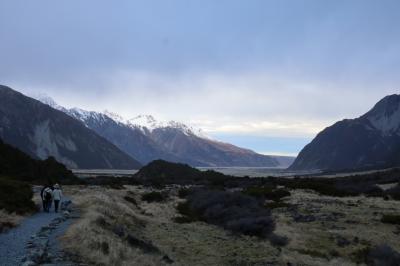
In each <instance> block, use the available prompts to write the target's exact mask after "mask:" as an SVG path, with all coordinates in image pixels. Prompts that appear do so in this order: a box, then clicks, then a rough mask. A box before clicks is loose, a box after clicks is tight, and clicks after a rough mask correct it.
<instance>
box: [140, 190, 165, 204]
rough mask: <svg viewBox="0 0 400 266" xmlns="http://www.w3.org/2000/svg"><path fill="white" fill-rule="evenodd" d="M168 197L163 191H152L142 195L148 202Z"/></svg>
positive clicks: (159, 200)
mask: <svg viewBox="0 0 400 266" xmlns="http://www.w3.org/2000/svg"><path fill="white" fill-rule="evenodd" d="M165 199H166V196H165V195H163V194H162V193H161V192H156V191H152V192H149V193H145V194H143V195H142V200H143V201H146V202H161V201H164V200H165Z"/></svg>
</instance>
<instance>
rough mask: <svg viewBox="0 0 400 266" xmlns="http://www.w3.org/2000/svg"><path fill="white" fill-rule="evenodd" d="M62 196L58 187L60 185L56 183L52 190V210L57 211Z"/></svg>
mask: <svg viewBox="0 0 400 266" xmlns="http://www.w3.org/2000/svg"><path fill="white" fill-rule="evenodd" d="M61 197H62V191H61V189H60V186H59V185H58V184H55V185H54V190H53V199H54V210H55V212H58V206H59V204H60V201H61Z"/></svg>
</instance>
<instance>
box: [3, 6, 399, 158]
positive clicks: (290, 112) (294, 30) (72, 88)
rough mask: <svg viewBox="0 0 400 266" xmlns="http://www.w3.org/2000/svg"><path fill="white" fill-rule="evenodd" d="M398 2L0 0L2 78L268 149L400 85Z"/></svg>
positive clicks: (299, 140)
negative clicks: (187, 125) (177, 123)
mask: <svg viewBox="0 0 400 266" xmlns="http://www.w3.org/2000/svg"><path fill="white" fill-rule="evenodd" d="M399 12H400V2H399V1H397V0H394V1H389V0H382V1H377V0H371V1H370V0H360V1H358V0H326V1H320V0H291V1H289V0H241V1H239V0H158V1H156V0H146V1H144V0H143V1H134V0H119V1H111V0H109V1H104V0H85V1H82V0H59V1H53V0H47V1H44V0H36V1H22V0H0V62H1V63H0V84H4V85H8V86H10V87H12V88H14V89H16V90H18V91H21V92H23V93H25V94H30V95H32V94H37V93H44V94H47V95H49V96H50V97H52V98H53V99H54V100H55V101H57V102H58V103H59V104H61V105H63V106H66V107H75V106H78V107H80V108H83V109H88V110H95V111H103V110H105V109H107V110H110V111H113V112H116V113H119V114H121V115H122V116H124V117H126V118H131V117H135V116H137V115H138V114H152V115H153V116H155V117H156V118H159V119H162V120H177V121H182V122H186V123H189V124H191V125H194V126H196V127H199V128H202V129H203V130H204V131H205V132H206V133H207V134H208V135H210V136H211V137H213V138H216V139H219V140H222V141H227V142H231V143H233V144H236V145H240V146H243V147H246V148H251V149H253V150H255V151H257V152H260V153H265V154H286V155H296V154H297V153H298V152H299V151H300V150H301V149H302V148H303V146H304V145H306V144H307V143H309V142H310V141H311V140H312V138H313V137H314V136H315V135H316V134H317V133H318V132H319V131H321V130H323V129H324V128H325V127H327V126H329V125H331V124H332V123H334V122H335V121H338V120H341V119H344V118H355V117H358V116H360V115H362V114H363V113H365V112H366V111H368V110H369V109H370V108H372V107H373V105H374V104H375V103H376V102H377V101H379V100H380V99H381V98H383V97H384V96H386V95H388V94H394V93H399V85H398V84H399V81H400V75H399V69H400V68H399V67H400V51H399V47H400V16H399V15H398V14H399Z"/></svg>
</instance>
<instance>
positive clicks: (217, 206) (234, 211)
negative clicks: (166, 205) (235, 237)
mask: <svg viewBox="0 0 400 266" xmlns="http://www.w3.org/2000/svg"><path fill="white" fill-rule="evenodd" d="M177 210H178V212H179V213H181V214H183V215H185V216H186V217H188V219H191V220H201V221H204V222H207V223H210V224H215V225H217V226H221V227H223V228H225V229H227V230H230V231H232V232H236V233H242V234H246V235H253V236H259V237H267V236H268V235H269V234H270V233H271V232H272V231H273V230H274V228H275V223H274V221H273V218H272V217H271V213H270V211H269V210H268V209H266V208H264V207H263V206H262V205H261V203H260V202H259V201H258V200H256V199H255V198H253V197H250V196H247V195H243V194H241V193H232V192H226V191H217V190H205V189H198V190H195V191H193V193H191V194H190V195H189V196H188V201H187V202H186V203H181V204H179V205H178V206H177Z"/></svg>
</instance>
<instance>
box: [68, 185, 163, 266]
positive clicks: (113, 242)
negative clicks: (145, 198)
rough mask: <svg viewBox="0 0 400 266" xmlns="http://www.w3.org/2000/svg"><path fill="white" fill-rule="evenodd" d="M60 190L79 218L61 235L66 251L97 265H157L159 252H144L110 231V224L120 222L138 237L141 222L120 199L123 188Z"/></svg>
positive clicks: (128, 204)
mask: <svg viewBox="0 0 400 266" xmlns="http://www.w3.org/2000/svg"><path fill="white" fill-rule="evenodd" d="M64 190H65V192H66V194H68V195H69V196H70V197H71V198H72V200H73V202H74V204H75V205H77V206H78V207H79V209H80V210H81V219H79V220H78V221H77V222H76V223H74V224H73V225H72V226H71V227H70V228H69V229H68V231H67V232H66V234H65V235H64V236H63V238H62V242H63V243H64V247H65V249H66V250H67V251H69V252H71V253H73V254H76V255H78V256H80V257H81V258H82V259H83V260H84V261H85V262H91V263H93V264H97V265H160V260H161V256H160V255H158V254H145V253H144V252H142V251H141V250H140V248H136V247H132V246H130V245H128V243H127V241H126V240H125V239H124V238H121V237H119V236H118V235H117V234H115V233H114V232H113V231H112V228H113V227H118V226H124V227H126V228H127V230H128V231H129V232H130V233H131V234H133V235H135V236H136V237H141V231H142V230H143V227H144V226H145V224H144V221H142V220H141V219H140V218H138V217H137V215H136V212H135V210H134V209H135V208H134V206H132V204H131V203H129V202H127V201H124V200H123V199H122V198H123V196H124V195H125V193H126V191H120V190H113V189H105V188H101V187H88V188H83V187H68V188H67V187H66V188H65V189H64ZM105 224H106V225H105Z"/></svg>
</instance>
